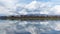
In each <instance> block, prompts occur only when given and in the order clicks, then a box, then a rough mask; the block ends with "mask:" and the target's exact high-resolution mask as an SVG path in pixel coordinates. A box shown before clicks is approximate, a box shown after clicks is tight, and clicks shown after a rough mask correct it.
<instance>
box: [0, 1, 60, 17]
mask: <svg viewBox="0 0 60 34" xmlns="http://www.w3.org/2000/svg"><path fill="white" fill-rule="evenodd" d="M48 8H49V9H48ZM59 9H60V0H0V16H1V15H21V14H23V15H26V14H27V13H29V14H48V15H53V13H54V15H60V10H59ZM35 10H37V11H36V12H35ZM43 10H44V11H43ZM48 10H49V11H48ZM19 13H20V14H19Z"/></svg>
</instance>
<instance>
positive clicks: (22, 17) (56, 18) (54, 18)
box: [6, 15, 60, 20]
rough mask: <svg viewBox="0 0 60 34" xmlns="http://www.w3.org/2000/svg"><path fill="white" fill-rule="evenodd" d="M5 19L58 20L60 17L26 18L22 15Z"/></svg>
mask: <svg viewBox="0 0 60 34" xmlns="http://www.w3.org/2000/svg"><path fill="white" fill-rule="evenodd" d="M6 19H13V20H60V16H26V15H22V16H20V17H18V16H9V17H7V18H6Z"/></svg>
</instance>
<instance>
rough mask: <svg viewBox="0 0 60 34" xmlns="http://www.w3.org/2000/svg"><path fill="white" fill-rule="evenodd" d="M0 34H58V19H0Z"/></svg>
mask: <svg viewBox="0 0 60 34" xmlns="http://www.w3.org/2000/svg"><path fill="white" fill-rule="evenodd" d="M0 34H60V20H42V21H41V20H31V21H30V20H28V21H26V20H25V21H22V20H0Z"/></svg>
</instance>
